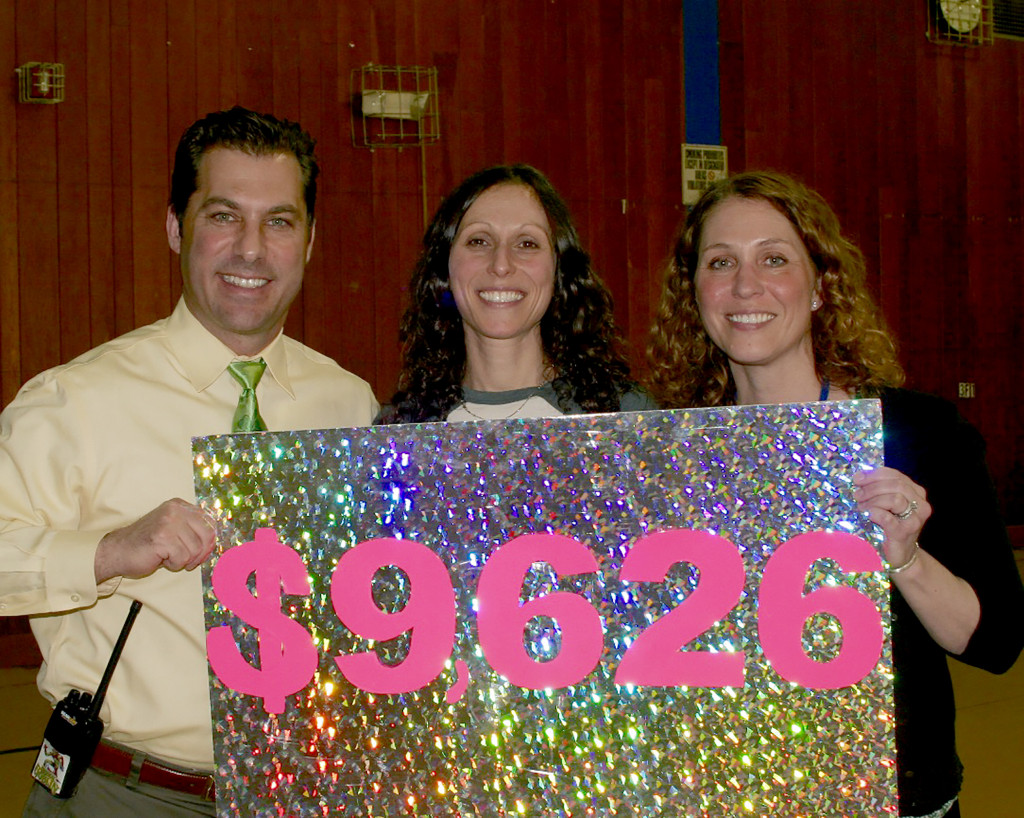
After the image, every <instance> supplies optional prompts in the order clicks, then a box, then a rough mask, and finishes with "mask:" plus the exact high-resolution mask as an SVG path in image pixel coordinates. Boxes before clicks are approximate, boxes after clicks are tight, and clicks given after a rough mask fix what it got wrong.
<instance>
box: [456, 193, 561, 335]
mask: <svg viewBox="0 0 1024 818" xmlns="http://www.w3.org/2000/svg"><path fill="white" fill-rule="evenodd" d="M448 274H449V282H450V286H451V291H452V295H453V296H454V297H455V303H456V305H457V306H458V309H459V315H461V316H462V323H463V326H464V328H465V331H466V343H467V346H470V345H475V344H480V343H488V341H507V340H515V341H517V342H523V341H528V342H529V343H536V345H537V350H538V351H539V350H540V347H541V336H540V321H541V319H542V318H543V317H544V313H545V312H547V309H548V305H549V304H550V303H551V296H552V293H553V292H554V282H555V251H554V246H553V242H552V238H551V229H550V227H549V225H548V219H547V215H546V214H545V212H544V208H543V207H542V206H541V204H540V202H539V201H538V200H537V197H536V196H535V195H534V193H533V191H532V190H531V189H530V188H528V187H525V186H523V185H517V184H501V185H496V186H495V187H492V188H489V189H487V190H485V191H484V192H483V193H481V194H480V195H479V196H478V197H477V199H476V201H475V202H473V204H472V205H470V207H469V209H468V210H467V211H466V214H465V216H463V218H462V222H461V223H460V224H459V229H458V232H457V233H456V234H455V239H454V241H453V242H452V249H451V254H450V255H449V257H448Z"/></svg>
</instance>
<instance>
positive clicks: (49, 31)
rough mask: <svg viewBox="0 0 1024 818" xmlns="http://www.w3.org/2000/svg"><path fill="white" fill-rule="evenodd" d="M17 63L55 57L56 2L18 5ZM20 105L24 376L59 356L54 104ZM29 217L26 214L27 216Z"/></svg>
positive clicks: (19, 262)
mask: <svg viewBox="0 0 1024 818" xmlns="http://www.w3.org/2000/svg"><path fill="white" fill-rule="evenodd" d="M16 14H17V21H18V25H17V27H16V54H17V57H16V59H17V64H21V63H25V62H29V61H38V62H52V61H54V60H55V59H56V53H57V43H56V24H55V9H54V3H53V2H52V0H51V2H44V3H31V2H25V0H20V2H18V3H17V6H16ZM58 107H59V106H56V105H20V106H19V108H18V113H17V136H16V140H17V148H16V150H17V166H16V174H17V180H18V198H19V207H18V211H19V216H20V218H19V221H18V249H19V253H18V272H19V280H20V286H19V295H20V298H21V305H20V312H21V338H20V340H19V345H20V353H21V375H22V378H23V379H24V380H28V379H29V378H30V377H32V376H33V375H36V374H38V373H39V372H41V371H42V370H44V369H46V368H48V367H50V366H53V365H54V364H55V363H57V362H58V361H59V359H60V327H59V315H60V301H59V296H58V293H59V287H58V285H59V281H60V279H59V274H58V270H59V260H58V254H57V247H58V230H57V219H58V213H57V108H58ZM29 215H30V216H31V218H27V216H29Z"/></svg>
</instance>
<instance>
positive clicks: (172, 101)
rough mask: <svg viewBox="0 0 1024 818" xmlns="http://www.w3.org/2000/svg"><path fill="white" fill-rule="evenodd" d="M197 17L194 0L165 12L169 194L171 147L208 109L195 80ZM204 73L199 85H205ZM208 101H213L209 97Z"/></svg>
mask: <svg viewBox="0 0 1024 818" xmlns="http://www.w3.org/2000/svg"><path fill="white" fill-rule="evenodd" d="M199 35H200V32H199V17H198V16H197V14H196V3H195V0H179V2H175V3H174V5H173V6H171V7H170V8H169V10H168V13H167V85H168V91H167V130H166V136H167V141H166V143H165V145H164V152H165V154H166V156H167V163H168V164H167V179H166V180H165V182H164V186H165V188H166V190H167V194H168V195H169V194H170V169H171V167H172V166H173V164H174V151H175V149H176V148H177V147H178V140H179V139H181V134H182V133H183V132H184V130H185V129H186V128H187V127H188V126H189V125H191V124H192V123H193V122H194V121H195V120H196V119H198V118H199V117H200V116H202V115H204V114H206V113H207V112H208V110H210V111H212V110H214V109H215V107H216V106H215V102H214V103H213V104H214V107H211V108H210V109H208V110H207V109H200V108H199V107H198V105H197V104H196V103H197V99H198V97H199V90H200V89H199V86H200V82H199V80H198V75H199V62H200V58H199V55H198V50H197V40H198V38H199ZM207 76H209V75H205V74H204V76H203V82H202V85H203V86H204V87H205V86H206V79H207ZM211 102H213V101H212V100H211Z"/></svg>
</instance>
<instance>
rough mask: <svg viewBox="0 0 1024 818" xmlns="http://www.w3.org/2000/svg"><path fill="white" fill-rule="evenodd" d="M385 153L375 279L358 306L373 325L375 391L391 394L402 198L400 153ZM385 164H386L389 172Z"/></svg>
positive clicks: (378, 166)
mask: <svg viewBox="0 0 1024 818" xmlns="http://www.w3.org/2000/svg"><path fill="white" fill-rule="evenodd" d="M377 153H378V154H383V156H380V155H378V156H376V157H375V158H374V180H373V184H374V189H373V192H372V194H371V201H372V213H373V228H372V230H371V235H370V237H369V239H368V241H369V243H370V244H371V246H372V248H373V257H372V269H373V280H372V283H371V287H370V288H369V294H370V297H369V298H368V299H367V300H366V301H365V302H361V303H360V304H359V305H358V308H359V309H362V310H363V311H364V312H365V313H366V314H365V315H363V316H362V321H364V322H366V324H367V325H368V326H369V327H370V328H371V332H370V333H369V334H368V335H366V336H364V337H365V338H372V339H373V344H372V346H373V350H372V353H373V377H372V378H371V379H370V383H371V384H372V385H373V389H374V392H376V393H378V394H381V395H389V394H390V393H391V391H392V390H393V389H394V383H389V382H387V381H386V378H387V373H388V371H389V367H387V366H385V365H383V364H382V357H383V353H384V350H385V349H386V348H387V347H388V346H391V345H393V344H394V331H393V326H394V325H393V324H391V325H389V324H388V322H387V321H386V320H385V313H386V310H387V305H386V302H387V300H388V299H387V297H386V296H385V295H384V294H385V293H389V292H391V290H390V289H389V287H388V283H387V282H388V280H389V279H390V277H391V276H392V275H393V273H392V268H393V267H394V264H395V260H396V258H397V257H398V225H399V219H400V218H401V215H400V213H399V205H398V197H397V196H396V195H395V181H396V179H398V173H397V168H396V164H397V162H396V160H397V158H398V156H397V152H396V151H392V150H384V151H377ZM382 165H386V166H387V168H386V172H385V170H384V168H382Z"/></svg>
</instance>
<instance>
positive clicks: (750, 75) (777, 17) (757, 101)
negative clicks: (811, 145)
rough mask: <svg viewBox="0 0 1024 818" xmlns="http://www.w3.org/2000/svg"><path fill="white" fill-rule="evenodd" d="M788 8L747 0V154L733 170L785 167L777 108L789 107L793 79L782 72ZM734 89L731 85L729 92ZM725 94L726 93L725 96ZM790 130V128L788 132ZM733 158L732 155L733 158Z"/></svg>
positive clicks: (732, 166) (744, 83) (745, 131)
mask: <svg viewBox="0 0 1024 818" xmlns="http://www.w3.org/2000/svg"><path fill="white" fill-rule="evenodd" d="M784 9H785V7H783V6H777V5H774V4H767V3H766V4H761V3H746V4H745V5H744V7H743V25H744V32H745V36H744V38H743V52H744V53H743V57H744V60H743V67H744V74H743V78H742V80H741V83H742V84H741V85H740V87H742V88H743V89H744V91H743V94H744V103H745V105H744V108H743V130H744V136H745V141H746V144H745V155H744V156H743V157H742V158H740V157H737V158H740V162H739V163H734V162H732V161H730V169H731V170H744V169H747V168H764V167H775V168H780V169H785V165H786V164H787V161H786V160H787V159H789V155H788V154H787V153H786V152H785V144H784V141H785V140H784V139H782V138H780V134H779V132H778V130H777V128H776V114H775V112H776V111H778V110H783V111H785V110H788V108H789V94H788V89H789V84H790V78H789V77H788V76H786V75H782V74H781V73H780V71H781V63H782V62H783V60H784V57H785V52H786V51H787V50H788V49H787V48H785V47H783V46H782V45H781V44H783V43H785V42H786V41H787V38H786V26H785V19H786V15H785V11H784ZM732 91H733V89H732V88H730V89H729V92H732ZM724 95H725V93H723V96H724ZM788 130H789V129H787V131H788ZM732 159H733V157H730V160H732Z"/></svg>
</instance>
